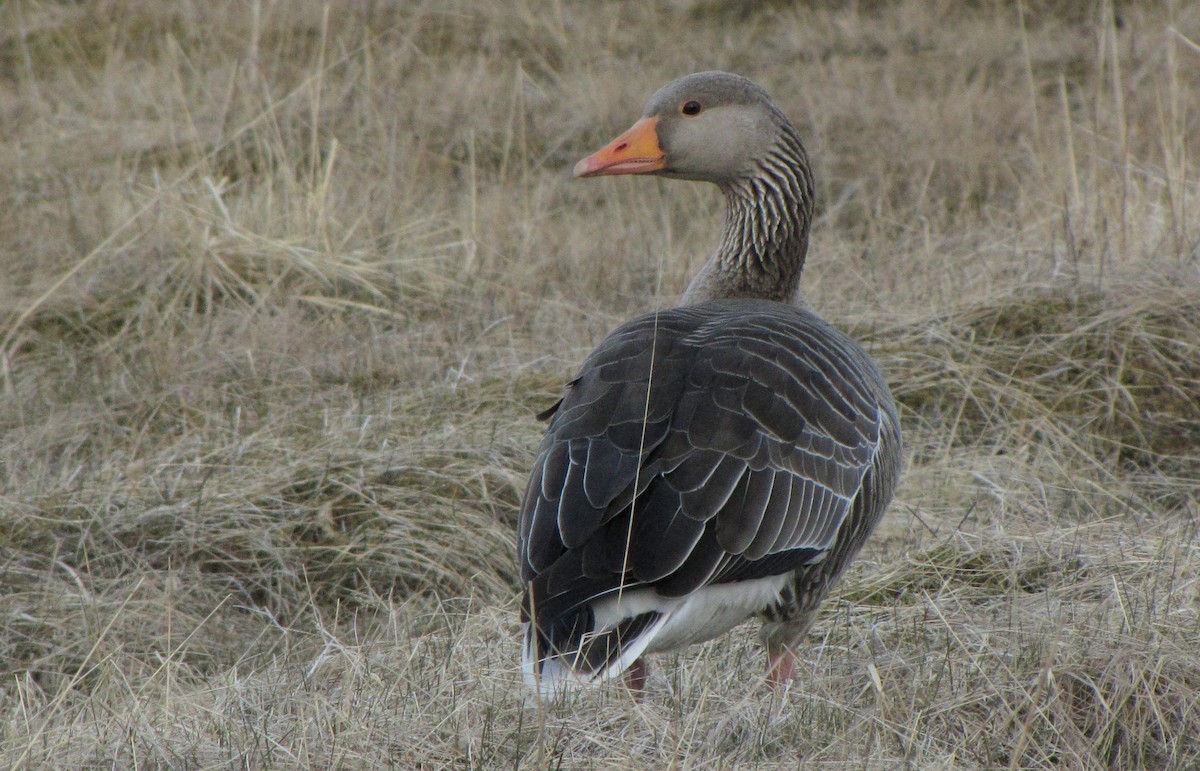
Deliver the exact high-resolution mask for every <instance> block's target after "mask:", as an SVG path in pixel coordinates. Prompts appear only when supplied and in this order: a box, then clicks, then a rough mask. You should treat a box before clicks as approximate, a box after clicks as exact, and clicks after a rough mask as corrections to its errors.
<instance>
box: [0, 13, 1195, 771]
mask: <svg viewBox="0 0 1200 771" xmlns="http://www.w3.org/2000/svg"><path fill="white" fill-rule="evenodd" d="M712 67H720V68H725V69H732V70H736V71H739V72H742V73H744V74H746V75H749V76H751V77H752V78H754V79H755V80H758V81H759V82H761V83H763V84H764V85H765V86H767V87H768V89H769V90H770V91H771V92H772V93H773V94H774V95H775V97H776V98H777V100H778V101H779V103H780V105H781V106H782V107H783V108H784V110H785V111H786V112H787V113H788V114H790V115H791V116H793V118H794V119H795V120H796V122H797V124H798V126H799V127H800V129H801V133H802V135H803V136H804V137H805V139H806V142H807V143H808V146H809V150H810V153H811V155H812V157H813V159H814V161H815V163H816V164H817V173H818V188H819V207H818V215H819V221H818V223H817V228H816V230H815V232H814V237H813V253H812V256H811V259H810V261H809V270H808V272H807V273H806V277H805V287H806V291H807V292H808V293H809V296H810V298H811V299H812V301H813V303H814V305H816V306H817V307H818V308H819V309H820V310H821V311H822V312H823V313H825V315H826V316H827V317H829V318H830V319H831V320H833V321H834V322H835V323H838V324H839V325H841V326H843V327H845V328H847V329H849V330H851V331H852V332H853V333H854V334H855V335H856V336H857V337H859V338H860V339H862V340H863V341H864V343H865V344H866V345H867V346H868V348H869V349H870V350H871V351H872V352H873V353H874V354H875V355H876V356H877V357H878V359H879V361H880V363H881V365H882V366H883V368H884V370H885V371H886V372H887V374H888V376H889V379H890V380H891V382H892V384H893V388H894V390H895V392H896V395H897V397H898V399H899V400H900V402H901V405H902V411H903V415H902V419H903V421H904V430H905V436H906V443H907V446H908V448H909V450H908V457H907V468H906V472H905V478H904V482H903V484H902V489H901V491H900V493H899V496H898V499H897V501H896V503H895V505H894V506H893V510H892V512H891V514H890V516H889V518H888V519H887V521H886V522H885V523H884V525H883V526H882V527H881V529H880V532H879V533H878V535H877V536H876V537H875V538H874V539H873V540H872V542H871V544H870V545H869V547H868V553H867V555H866V556H865V558H864V559H863V560H861V561H860V562H859V563H858V564H857V565H855V567H854V568H853V569H852V571H851V574H850V575H849V576H848V577H847V579H846V581H845V582H844V583H843V585H842V588H841V590H840V594H839V595H838V596H837V597H835V598H834V599H833V600H832V601H831V602H830V603H829V604H828V607H827V608H825V610H824V613H823V615H822V618H821V619H820V621H819V623H818V624H817V625H816V626H815V627H814V630H813V632H812V634H811V638H810V642H811V646H810V647H809V648H808V649H806V650H805V651H804V652H803V653H802V663H801V668H802V671H801V674H800V676H799V678H798V680H797V682H796V683H795V684H794V686H793V687H792V689H791V691H790V692H789V693H788V694H787V695H786V697H785V698H783V699H773V698H771V697H769V695H767V693H766V692H765V690H764V688H763V682H762V680H763V676H762V674H761V672H762V662H761V661H759V656H760V651H759V650H758V648H757V646H756V644H755V642H754V630H753V629H751V628H749V627H747V628H744V629H740V630H738V631H737V632H736V633H734V634H732V635H730V636H729V637H728V638H726V639H723V640H718V641H714V642H712V643H709V644H706V645H704V646H699V647H697V648H695V649H693V650H689V651H687V652H685V653H683V654H680V655H677V656H671V657H666V658H664V659H663V660H662V661H660V662H658V670H657V672H656V673H655V675H654V676H653V678H652V681H651V686H650V692H649V695H648V697H647V698H646V700H645V701H642V702H636V701H634V700H632V699H631V698H630V696H629V694H628V693H626V692H625V691H624V690H623V689H622V688H621V687H620V686H619V685H614V686H611V687H604V688H600V689H597V690H594V691H588V692H585V693H582V694H579V695H576V696H572V697H570V698H569V699H566V700H564V701H563V702H561V703H556V704H551V705H539V704H536V703H534V702H533V701H532V700H531V698H530V696H529V695H528V694H527V692H526V691H525V689H524V686H523V684H522V683H521V678H520V674H519V672H518V665H517V660H518V646H517V641H516V630H517V619H516V604H515V591H516V584H517V578H516V575H515V547H514V543H513V530H514V525H515V523H514V518H515V513H516V509H517V506H518V503H519V498H520V495H521V491H522V489H523V486H524V481H525V474H526V470H527V468H528V464H529V463H530V461H531V459H532V455H533V450H534V447H535V446H536V443H537V441H538V438H539V436H540V433H541V430H542V426H541V425H540V424H538V423H537V422H536V421H535V420H534V418H533V416H534V415H535V414H536V413H537V412H538V411H540V410H541V409H542V408H544V407H545V406H547V405H548V404H550V403H552V402H553V400H554V399H555V398H557V396H556V395H557V392H558V390H559V388H560V387H561V384H562V383H563V382H564V381H565V380H566V379H568V378H569V377H570V376H571V375H572V371H573V368H574V367H575V366H577V364H578V362H579V361H580V360H581V359H582V358H583V356H584V355H585V354H586V352H587V351H588V350H590V348H591V347H592V346H593V345H594V344H595V343H596V342H598V341H599V340H600V339H601V338H602V336H603V335H604V334H605V333H606V332H607V331H608V330H609V329H611V328H612V327H614V326H615V325H616V324H618V323H619V322H621V321H623V320H624V319H626V318H628V317H629V316H631V315H633V314H634V313H636V312H638V311H640V310H643V309H645V308H647V307H659V306H665V305H669V304H670V303H672V302H674V300H675V298H676V297H677V296H678V294H679V292H680V291H681V290H682V288H683V286H685V284H686V282H687V279H688V277H689V276H690V275H691V273H692V272H693V271H694V270H695V269H696V268H697V267H698V266H699V264H700V263H701V261H702V260H703V259H704V258H705V256H706V255H707V253H708V252H709V250H710V249H711V248H712V245H713V243H714V240H715V238H716V229H717V227H718V224H719V212H720V208H719V207H720V201H719V198H718V196H717V195H716V194H715V193H714V191H712V190H706V189H703V188H699V187H697V186H694V185H687V184H676V183H670V182H661V181H660V182H655V181H649V180H607V181H592V182H572V181H570V180H569V178H568V173H567V170H568V169H569V168H570V167H571V165H572V164H573V163H574V161H575V160H577V159H578V157H580V156H581V155H582V154H584V153H586V152H589V151H591V150H593V149H595V148H596V147H597V146H599V145H600V144H602V143H603V142H605V141H607V140H608V139H610V138H611V137H612V136H613V135H615V134H616V132H618V131H619V130H621V129H623V128H625V127H626V126H627V125H628V124H629V123H630V122H631V121H632V120H633V118H634V117H636V115H637V114H638V112H639V111H640V107H641V104H642V101H643V100H644V99H645V97H646V96H647V95H648V94H649V93H650V92H651V91H652V90H653V89H654V88H656V87H657V86H658V85H660V84H662V83H665V82H667V81H668V80H670V79H671V78H673V77H676V76H678V75H680V74H682V73H685V72H689V71H694V70H699V69H706V68H712ZM1196 104H1200V8H1193V7H1192V6H1190V5H1187V4H1184V3H1178V2H1171V1H1170V0H1161V1H1158V0H1156V1H1154V2H1139V3H1132V2H1102V3H1097V4H1092V5H1086V6H1085V5H1083V4H1077V3H1065V2H1060V1H1058V0H1026V1H1025V2H1009V1H1008V0H991V1H988V2H972V3H926V2H918V0H896V2H887V3H882V2H870V3H866V2H863V3H857V4H849V5H847V4H844V3H828V2H818V1H816V0H812V1H811V2H805V3H799V4H786V3H777V2H741V3H733V4H727V3H712V2H707V1H706V0H696V1H694V2H693V1H690V0H689V1H686V2H678V3H673V4H648V3H629V2H619V3H608V4H604V5H593V4H586V3H581V2H571V1H567V2H560V1H558V0H547V1H546V2H534V3H524V4H517V6H516V7H512V6H511V5H510V4H503V3H488V2H462V1H460V2H449V3H445V2H437V3H434V2H424V1H422V0H417V1H416V2H410V3H400V4H397V3H387V2H376V1H375V0H365V1H364V2H359V3H353V4H327V3H319V2H311V1H310V0H300V1H298V2H292V3H287V4H281V3H272V2H253V3H219V4H214V3H200V2H195V1H194V0H181V1H180V2H176V3H159V2H152V1H151V0H110V1H106V2H97V3H83V4H80V3H67V2H35V1H34V0H17V1H16V2H13V3H8V4H5V5H0V136H2V137H3V140H2V141H0V172H2V173H0V197H2V199H3V202H4V205H3V206H0V255H2V256H3V261H4V266H5V269H4V271H3V274H2V275H0V308H3V310H2V311H0V386H2V388H3V399H2V400H0V590H2V591H0V765H2V766H4V767H34V768H38V767H52V766H57V767H63V768H75V767H88V768H94V767H95V768H98V767H111V768H126V767H169V768H210V767H218V768H226V767H249V768H273V767H312V768H330V767H349V768H384V767H388V768H449V767H453V768H461V767H470V768H493V767H513V768H517V767H521V768H548V767H555V768H557V767H565V768H614V767H616V768H633V767H640V768H663V767H683V768H731V767H743V766H745V767H751V768H777V767H783V768H792V767H797V766H801V767H813V768H825V767H839V768H840V767H852V768H893V767H896V766H898V765H904V766H907V767H916V768H947V769H949V768H978V767H986V768H1001V767H1008V768H1051V767H1053V768H1081V769H1125V768H1167V769H1186V768H1192V767H1195V766H1196V765H1197V764H1200V739H1198V738H1197V737H1200V709H1198V708H1197V706H1196V705H1197V704H1200V660H1198V659H1197V657H1196V655H1195V651H1196V648H1197V644H1198V643H1200V548H1198V546H1197V544H1198V543H1200V539H1198V538H1197V532H1196V523H1197V520H1198V518H1200V506H1198V504H1197V501H1198V500H1200V397H1198V396H1197V394H1200V364H1198V362H1200V215H1198V214H1197V212H1200V207H1198V206H1197V203H1196V202H1197V201H1198V200H1200V168H1198V166H1197V162H1196V159H1197V158H1198V157H1200V150H1198V149H1197V147H1196V141H1197V139H1196V138H1197V137H1200V113H1198V112H1197V110H1196V108H1195V105H1196Z"/></svg>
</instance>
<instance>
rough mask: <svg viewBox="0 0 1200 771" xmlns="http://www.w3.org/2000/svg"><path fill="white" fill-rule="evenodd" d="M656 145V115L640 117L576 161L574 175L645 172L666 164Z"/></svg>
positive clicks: (590, 175) (593, 175)
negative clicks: (627, 127) (599, 147)
mask: <svg viewBox="0 0 1200 771" xmlns="http://www.w3.org/2000/svg"><path fill="white" fill-rule="evenodd" d="M665 158H666V155H665V153H663V150H662V148H661V147H660V146H659V144H658V118H654V117H652V118H642V119H641V120H639V121H638V122H637V123H635V124H633V126H632V127H630V129H629V130H628V131H626V132H625V133H624V134H622V135H621V136H619V137H617V138H616V139H614V140H613V141H611V142H609V143H608V144H607V145H605V146H604V147H603V148H602V149H600V150H598V151H596V152H594V153H592V154H591V155H589V156H588V157H586V158H584V159H583V160H582V161H580V162H579V163H577V164H575V176H576V177H603V176H608V175H611V174H645V173H646V172H649V171H657V170H659V169H661V168H663V167H664V166H666V160H665Z"/></svg>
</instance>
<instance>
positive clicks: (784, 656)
mask: <svg viewBox="0 0 1200 771" xmlns="http://www.w3.org/2000/svg"><path fill="white" fill-rule="evenodd" d="M795 671H796V656H795V655H794V654H793V653H792V652H791V651H790V650H788V649H786V648H784V649H783V650H782V651H780V652H779V653H772V654H770V655H768V656H767V684H768V685H770V686H771V690H773V691H778V690H780V689H781V688H784V687H786V686H787V684H788V683H789V682H791V680H792V674H793V673H794V672H795Z"/></svg>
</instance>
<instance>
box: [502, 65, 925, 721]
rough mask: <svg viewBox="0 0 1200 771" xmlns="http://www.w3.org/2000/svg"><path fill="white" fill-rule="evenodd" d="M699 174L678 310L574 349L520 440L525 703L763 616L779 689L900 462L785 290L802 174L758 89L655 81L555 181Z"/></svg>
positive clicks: (772, 676) (838, 345)
mask: <svg viewBox="0 0 1200 771" xmlns="http://www.w3.org/2000/svg"><path fill="white" fill-rule="evenodd" d="M618 174H652V175H657V176H660V177H668V178H672V179H684V180H701V181H705V182H712V183H714V184H716V185H717V187H718V188H720V190H721V192H722V193H723V194H724V198H725V204H726V213H725V226H724V234H723V235H722V237H721V240H720V243H719V245H718V247H717V249H716V251H715V252H714V253H713V254H712V256H711V257H710V258H709V259H708V261H707V262H706V263H705V264H704V266H703V267H702V268H701V270H700V271H699V273H698V274H697V275H696V276H695V278H694V279H693V280H692V282H691V284H690V285H689V286H688V287H687V290H686V291H685V292H684V294H683V298H682V301H681V303H680V305H679V306H678V307H676V308H672V309H669V310H662V311H655V312H652V313H647V314H645V315H643V316H640V317H638V318H635V319H633V320H632V321H629V322H628V323H626V324H623V325H622V326H620V327H619V328H617V329H616V330H615V331H614V332H612V334H610V335H609V336H608V337H607V338H605V339H604V341H603V342H601V343H600V345H599V347H597V348H596V350H595V351H593V352H592V354H591V355H590V356H588V358H587V359H586V361H584V363H583V365H582V367H581V368H580V370H579V373H578V375H577V376H576V377H575V379H574V380H572V381H571V382H570V384H569V385H567V386H566V388H565V390H564V392H563V395H562V398H561V400H560V401H559V402H558V403H557V404H556V405H554V407H552V408H551V409H550V410H547V412H546V413H543V415H541V416H539V417H541V418H542V419H549V421H550V423H549V426H548V428H547V430H546V434H545V437H544V439H543V440H542V442H541V445H540V446H539V448H538V450H537V455H536V459H535V461H534V463H533V469H532V471H531V473H530V476H529V481H528V486H527V487H526V489H525V493H524V498H523V501H522V505H521V509H520V514H519V517H518V559H519V562H520V574H521V580H522V584H523V593H522V599H521V623H522V634H523V638H524V642H523V653H522V670H523V673H524V677H525V680H526V681H527V682H528V684H529V686H530V687H531V688H532V689H533V691H534V692H535V694H537V695H538V696H539V697H541V698H543V699H545V698H551V697H553V696H554V695H555V694H558V693H560V692H563V691H566V690H573V689H574V688H575V687H577V686H580V685H583V684H588V683H597V682H600V681H605V680H609V679H612V678H616V677H618V676H620V675H622V674H623V673H625V676H626V678H627V681H628V682H629V684H630V685H631V686H632V687H633V688H635V689H639V690H640V689H642V688H644V685H645V680H646V672H647V670H646V665H645V663H644V660H643V657H644V656H645V655H646V654H650V653H655V652H660V651H667V650H672V649H677V648H682V647H684V646H688V645H692V644H694V643H699V642H703V641H706V640H710V639H713V638H715V637H717V636H719V635H722V634H724V633H725V632H727V631H728V630H730V629H732V628H733V627H735V626H737V625H738V624H740V623H742V622H743V621H745V620H747V619H749V618H750V617H752V616H760V617H762V619H763V625H762V629H761V638H762V640H763V642H764V643H765V646H766V651H767V676H766V677H767V682H768V683H769V684H770V686H771V687H772V688H780V687H786V686H787V684H788V683H789V682H790V680H791V678H792V675H793V672H794V668H795V652H796V650H797V648H798V647H799V645H800V643H801V642H802V640H803V638H804V636H805V634H806V632H807V630H808V628H809V625H810V624H811V623H812V621H813V618H814V615H815V612H816V610H817V608H818V606H819V605H820V603H821V601H822V600H823V599H824V597H825V596H826V594H827V593H828V592H829V589H830V587H831V586H832V585H833V584H834V583H835V582H836V581H837V579H838V578H839V577H840V576H841V574H842V573H843V572H844V571H845V569H846V567H847V566H848V565H849V563H850V562H851V560H852V558H853V557H854V556H855V554H856V553H857V552H858V551H859V549H860V548H861V547H862V545H863V542H864V541H865V540H866V538H867V536H868V535H869V534H870V533H871V531H872V530H873V529H874V528H875V526H876V525H877V524H878V523H879V521H880V519H881V517H882V516H883V513H884V510H885V509H886V508H887V506H888V503H889V501H890V500H891V498H892V492H893V490H894V489H895V486H896V480H897V478H898V477H899V474H900V461H901V438H900V427H899V420H898V417H897V411H896V405H895V402H894V401H893V399H892V396H891V393H890V391H889V389H888V386H887V382H886V381H885V380H884V378H883V376H882V375H881V374H880V371H879V369H878V368H877V367H876V365H875V364H874V363H873V362H872V360H871V358H870V357H869V356H868V355H867V354H866V353H865V352H864V351H863V349H862V348H861V347H860V346H859V345H858V344H857V343H856V342H855V341H854V340H852V339H851V338H850V337H848V336H847V335H846V334H844V333H842V332H840V331H838V330H837V329H835V328H834V327H833V326H831V325H830V324H828V323H827V322H825V321H824V320H822V319H821V318H820V317H819V316H818V315H817V314H816V313H814V312H813V311H812V310H811V309H810V307H809V305H808V303H807V302H806V301H805V299H804V297H803V295H802V294H801V292H800V290H799V280H800V273H801V269H802V268H803V267H804V260H805V256H806V253H807V251H808V237H809V227H810V225H811V224H812V216H813V182H812V170H811V168H810V166H809V161H808V157H807V154H806V152H805V150H804V146H803V145H802V144H801V142H800V138H799V136H798V134H797V132H796V129H795V128H794V127H793V126H792V124H791V123H790V122H789V121H788V119H787V118H786V117H785V116H784V114H783V113H782V112H781V111H780V110H779V108H778V107H776V106H775V104H774V102H772V100H771V99H770V97H769V96H768V95H767V93H766V92H765V91H764V90H763V89H762V88H761V87H759V86H758V85H756V84H755V83H753V82H752V81H750V80H748V79H746V78H744V77H741V76H738V75H734V74H731V73H726V72H700V73H696V74H692V75H688V76H686V77H683V78H680V79H678V80H675V81H674V82H672V83H670V84H668V85H667V86H665V87H663V88H662V89H660V90H659V91H657V92H656V93H655V94H654V95H653V96H651V97H650V100H649V102H648V103H647V105H646V108H645V111H644V113H643V115H642V117H641V119H640V120H638V121H637V122H636V123H634V124H633V126H632V127H631V128H630V129H629V130H628V131H626V132H624V133H623V134H621V135H620V136H618V137H617V138H616V139H614V140H613V141H612V142H611V143H609V144H608V145H607V146H605V147H604V148H603V149H601V150H599V151H598V152H596V153H594V154H592V155H589V156H588V157H586V158H584V159H583V160H581V161H579V163H578V164H577V165H576V166H575V168H574V176H575V177H601V176H610V175H618Z"/></svg>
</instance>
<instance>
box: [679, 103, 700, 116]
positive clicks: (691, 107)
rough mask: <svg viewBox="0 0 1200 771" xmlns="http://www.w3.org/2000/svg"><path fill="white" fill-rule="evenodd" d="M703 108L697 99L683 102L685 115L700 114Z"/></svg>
mask: <svg viewBox="0 0 1200 771" xmlns="http://www.w3.org/2000/svg"><path fill="white" fill-rule="evenodd" d="M701 109H702V108H701V107H700V103H699V102H697V101H696V100H695V99H693V100H691V101H690V102H684V104H683V114H684V115H699V114H700V110H701Z"/></svg>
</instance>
